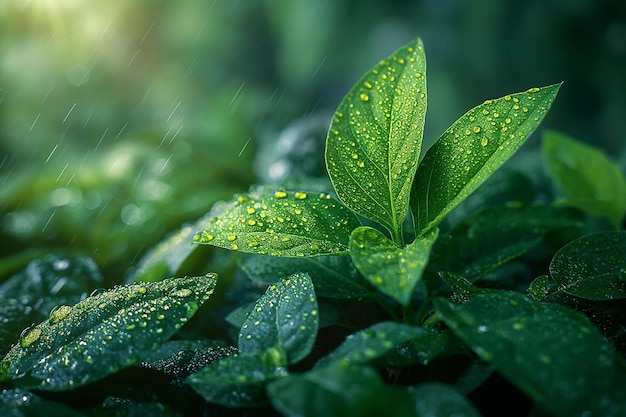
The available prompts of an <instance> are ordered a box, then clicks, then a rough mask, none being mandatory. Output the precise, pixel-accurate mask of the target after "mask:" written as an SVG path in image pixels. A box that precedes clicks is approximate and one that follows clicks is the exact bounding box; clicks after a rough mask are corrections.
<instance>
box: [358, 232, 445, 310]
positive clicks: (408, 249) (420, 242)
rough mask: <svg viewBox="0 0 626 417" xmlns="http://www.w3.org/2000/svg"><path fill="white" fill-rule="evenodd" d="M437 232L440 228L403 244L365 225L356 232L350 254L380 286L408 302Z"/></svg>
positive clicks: (400, 301)
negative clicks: (403, 245) (399, 244)
mask: <svg viewBox="0 0 626 417" xmlns="http://www.w3.org/2000/svg"><path fill="white" fill-rule="evenodd" d="M437 234H438V231H437V230H434V231H432V232H431V233H429V234H428V235H426V236H419V237H417V238H416V239H415V241H414V242H413V243H411V244H410V245H407V246H405V247H404V248H401V247H399V246H398V245H397V244H396V243H394V242H392V241H390V240H389V239H387V238H386V237H385V235H383V234H382V233H381V232H379V231H378V230H376V229H373V228H371V227H369V226H362V227H359V228H358V229H356V230H355V231H354V232H353V233H352V236H351V238H350V256H352V260H353V261H354V263H355V265H356V266H357V268H359V271H361V273H362V274H363V275H364V276H365V278H367V280H368V281H370V282H371V283H372V284H373V285H374V286H375V287H376V288H377V289H378V290H380V291H381V292H382V293H384V294H387V295H388V296H390V297H391V298H393V299H394V300H396V301H398V302H399V303H401V304H404V305H407V304H408V303H409V302H410V301H411V295H412V294H413V290H414V289H415V286H416V285H417V283H418V282H419V280H420V279H421V278H422V273H423V272H424V268H425V267H426V264H427V262H428V257H429V255H430V250H431V248H432V246H433V244H434V243H435V241H436V240H437Z"/></svg>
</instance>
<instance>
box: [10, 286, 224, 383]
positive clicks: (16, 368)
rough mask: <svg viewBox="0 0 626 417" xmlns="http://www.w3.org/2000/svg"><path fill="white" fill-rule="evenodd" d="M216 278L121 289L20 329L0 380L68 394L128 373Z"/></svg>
mask: <svg viewBox="0 0 626 417" xmlns="http://www.w3.org/2000/svg"><path fill="white" fill-rule="evenodd" d="M215 283H216V276H215V275H214V274H208V275H206V276H204V277H188V278H172V279H168V280H164V281H161V282H156V283H146V284H143V285H126V286H120V287H116V288H114V289H112V290H109V291H106V292H102V293H97V294H94V295H92V296H90V297H88V298H86V299H85V300H83V301H81V302H79V303H78V304H76V305H74V306H72V307H70V306H60V307H59V308H57V309H55V310H53V311H52V312H51V313H50V318H49V319H48V320H46V321H44V322H43V323H41V324H39V325H37V326H34V327H31V328H28V329H26V330H25V331H24V332H23V334H22V336H21V338H20V341H19V343H17V344H16V345H15V346H14V347H13V348H12V349H11V351H9V353H8V354H7V355H6V356H5V358H4V359H3V360H2V362H0V379H5V380H6V379H11V380H13V381H14V382H15V383H16V384H18V385H20V386H24V387H30V388H36V389H39V390H48V391H58V390H67V389H73V388H76V387H79V386H82V385H85V384H87V383H90V382H93V381H96V380H98V379H101V378H103V377H105V376H107V375H109V374H112V373H114V372H117V371H118V370H120V369H122V368H125V367H128V366H130V365H132V364H134V363H136V362H137V361H138V360H140V359H141V357H142V355H144V354H146V353H147V352H149V351H152V350H155V349H157V348H158V347H159V346H160V345H161V343H163V342H164V341H165V340H167V339H169V338H170V337H171V336H172V335H173V334H174V333H176V331H177V330H178V329H179V328H180V327H182V325H183V324H184V323H185V322H186V321H187V320H188V319H189V318H191V316H193V314H194V313H195V312H196V311H197V310H198V308H199V306H200V305H201V304H202V303H204V301H206V300H207V299H208V298H209V296H210V295H211V293H212V292H213V288H214V286H215Z"/></svg>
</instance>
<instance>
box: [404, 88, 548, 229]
mask: <svg viewBox="0 0 626 417" xmlns="http://www.w3.org/2000/svg"><path fill="white" fill-rule="evenodd" d="M559 87H560V84H555V85H551V86H547V87H542V88H531V89H530V90H528V91H525V92H522V93H516V94H511V95H507V96H504V97H502V98H499V99H495V100H486V101H485V102H484V103H483V104H481V105H479V106H476V107H474V108H473V109H471V110H470V111H468V112H467V113H465V114H464V115H463V116H461V118H459V119H458V120H457V121H456V122H454V123H453V124H452V126H451V127H450V128H448V129H447V130H446V131H445V132H444V133H443V135H442V136H441V137H440V138H439V139H438V140H437V141H436V142H435V144H434V145H433V146H432V147H430V149H428V151H427V152H426V155H425V156H424V159H423V160H422V162H421V163H420V166H419V169H418V170H417V174H416V176H415V181H414V182H413V187H412V190H411V208H412V210H413V215H414V217H415V223H416V227H417V230H418V232H419V231H421V230H424V229H426V228H430V227H434V226H436V225H437V224H438V223H439V222H441V220H443V218H444V217H446V216H447V215H448V213H450V212H451V211H452V210H453V209H454V208H455V207H456V206H458V205H459V204H460V203H461V202H462V201H463V200H465V199H466V198H467V197H468V196H469V195H470V194H471V193H472V192H474V190H476V189H477V188H478V187H479V186H480V185H481V184H482V183H483V182H485V180H486V179H487V178H488V177H489V176H490V175H491V174H492V173H493V172H494V171H495V170H496V169H498V168H499V167H500V166H501V165H502V164H503V163H504V162H505V161H507V160H508V159H509V158H510V157H511V155H513V153H515V152H516V151H517V150H518V149H519V148H520V146H522V144H523V143H524V141H525V140H526V139H527V138H528V137H529V136H530V135H531V133H532V132H533V131H534V130H535V129H536V128H537V126H538V125H539V123H540V122H541V120H542V119H543V117H544V116H545V115H546V113H547V112H548V110H549V109H550V106H551V105H552V101H553V100H554V98H555V97H556V94H557V92H558V90H559Z"/></svg>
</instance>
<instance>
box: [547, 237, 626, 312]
mask: <svg viewBox="0 0 626 417" xmlns="http://www.w3.org/2000/svg"><path fill="white" fill-rule="evenodd" d="M550 276H551V277H552V279H554V281H555V282H556V284H557V288H558V289H559V290H560V291H563V292H566V293H568V294H571V295H574V296H576V297H581V298H586V299H588V300H614V299H618V298H626V232H623V231H622V232H602V233H594V234H591V235H587V236H583V237H580V238H578V239H576V240H574V241H572V242H570V243H568V244H567V245H565V246H564V247H562V248H561V249H560V250H559V251H558V252H557V253H556V255H554V258H552V262H550Z"/></svg>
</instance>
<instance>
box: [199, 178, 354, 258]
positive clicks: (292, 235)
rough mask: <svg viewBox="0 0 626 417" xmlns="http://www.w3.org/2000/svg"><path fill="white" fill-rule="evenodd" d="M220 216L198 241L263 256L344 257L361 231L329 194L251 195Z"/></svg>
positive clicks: (264, 191) (266, 190) (268, 191)
mask: <svg viewBox="0 0 626 417" xmlns="http://www.w3.org/2000/svg"><path fill="white" fill-rule="evenodd" d="M220 211H221V213H219V214H218V215H216V216H215V217H213V218H212V219H211V220H210V221H209V223H208V224H207V225H206V226H205V227H204V228H203V229H202V230H201V231H200V232H199V233H197V234H196V236H195V237H194V241H196V242H198V243H206V244H211V245H215V246H219V247H222V248H226V249H231V250H237V251H241V252H248V253H256V254H260V255H271V256H285V257H304V256H318V255H326V254H337V253H342V252H346V251H347V250H348V242H349V239H350V233H352V230H354V229H355V228H356V227H358V226H360V223H359V221H358V219H357V218H356V216H355V215H354V214H353V213H352V212H351V211H350V210H348V208H347V207H345V206H344V205H342V204H341V203H339V202H338V201H336V200H334V199H332V198H331V197H330V196H329V195H328V194H324V193H321V194H320V193H315V194H311V193H306V192H292V191H282V190H276V189H275V188H272V187H258V188H256V189H253V190H252V191H251V192H250V193H248V194H245V195H241V196H239V197H237V198H236V199H235V201H233V202H231V203H228V204H224V205H223V206H222V207H221V210H220Z"/></svg>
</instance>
